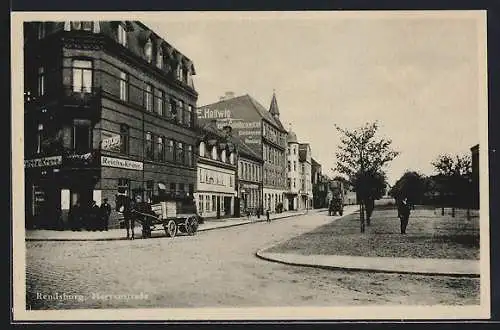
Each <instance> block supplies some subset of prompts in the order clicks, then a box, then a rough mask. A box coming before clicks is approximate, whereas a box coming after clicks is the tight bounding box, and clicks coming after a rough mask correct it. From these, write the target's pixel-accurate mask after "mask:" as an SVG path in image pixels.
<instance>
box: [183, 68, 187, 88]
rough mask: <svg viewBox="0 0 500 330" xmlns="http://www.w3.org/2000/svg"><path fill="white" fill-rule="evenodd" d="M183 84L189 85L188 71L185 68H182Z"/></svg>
mask: <svg viewBox="0 0 500 330" xmlns="http://www.w3.org/2000/svg"><path fill="white" fill-rule="evenodd" d="M182 82H184V83H186V84H187V83H188V69H187V68H186V67H185V66H182Z"/></svg>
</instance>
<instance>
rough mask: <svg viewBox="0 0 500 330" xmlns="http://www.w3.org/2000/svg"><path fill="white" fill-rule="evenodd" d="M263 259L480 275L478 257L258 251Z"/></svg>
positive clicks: (387, 270) (385, 270)
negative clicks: (421, 256)
mask: <svg viewBox="0 0 500 330" xmlns="http://www.w3.org/2000/svg"><path fill="white" fill-rule="evenodd" d="M256 254H257V256H258V257H259V258H261V259H264V260H268V261H274V262H278V263H282V264H287V265H293V266H307V267H317V268H326V269H345V270H358V271H373V272H383V273H407V274H418V275H444V276H457V277H479V275H480V266H479V261H478V260H459V259H425V258H392V257H357V256H339V255H308V256H307V255H299V254H291V253H266V252H263V249H262V250H259V251H257V253H256Z"/></svg>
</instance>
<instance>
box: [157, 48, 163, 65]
mask: <svg viewBox="0 0 500 330" xmlns="http://www.w3.org/2000/svg"><path fill="white" fill-rule="evenodd" d="M156 67H157V68H158V69H163V49H162V48H161V46H160V47H158V52H157V53H156Z"/></svg>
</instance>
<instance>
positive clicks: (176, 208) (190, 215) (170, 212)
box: [134, 201, 198, 237]
mask: <svg viewBox="0 0 500 330" xmlns="http://www.w3.org/2000/svg"><path fill="white" fill-rule="evenodd" d="M182 206H183V205H182V203H179V202H176V201H162V202H159V203H156V204H152V205H151V211H152V212H151V213H142V212H138V211H134V212H136V213H139V214H140V215H141V216H143V217H144V218H143V221H142V224H143V233H142V234H143V237H149V236H150V233H151V232H152V231H158V230H164V231H165V234H166V235H167V236H168V237H175V236H176V235H177V234H178V233H185V234H187V235H194V234H195V233H196V231H197V230H198V215H197V214H196V211H194V212H193V210H189V209H187V210H186V209H185V207H184V208H183V207H182ZM148 226H149V230H148Z"/></svg>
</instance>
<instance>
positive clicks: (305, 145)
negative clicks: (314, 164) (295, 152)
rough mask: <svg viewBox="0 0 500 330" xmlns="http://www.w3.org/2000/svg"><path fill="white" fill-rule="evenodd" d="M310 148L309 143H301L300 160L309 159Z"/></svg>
mask: <svg viewBox="0 0 500 330" xmlns="http://www.w3.org/2000/svg"><path fill="white" fill-rule="evenodd" d="M308 149H309V143H300V144H299V161H300V162H305V161H307V152H308Z"/></svg>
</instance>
